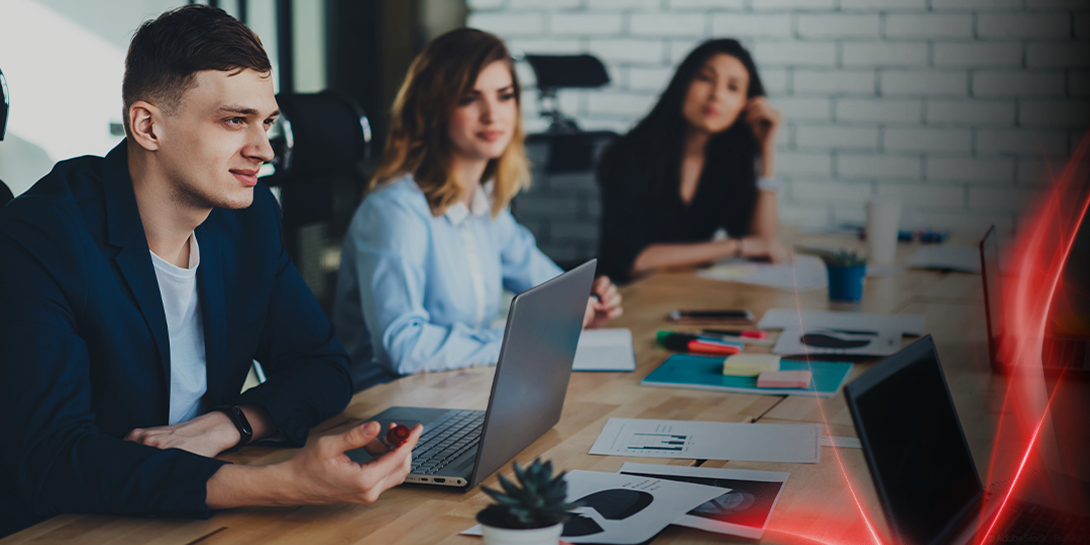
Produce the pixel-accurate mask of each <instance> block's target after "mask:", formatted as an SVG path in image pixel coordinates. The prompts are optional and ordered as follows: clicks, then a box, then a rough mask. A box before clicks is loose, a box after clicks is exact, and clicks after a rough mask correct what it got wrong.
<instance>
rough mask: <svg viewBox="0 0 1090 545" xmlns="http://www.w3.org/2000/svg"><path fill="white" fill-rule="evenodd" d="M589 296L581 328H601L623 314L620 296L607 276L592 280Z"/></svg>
mask: <svg viewBox="0 0 1090 545" xmlns="http://www.w3.org/2000/svg"><path fill="white" fill-rule="evenodd" d="M591 294H592V297H590V298H589V299H588V300H587V311H586V313H585V314H584V315H583V327H586V328H596V327H602V326H603V325H605V323H606V322H608V321H610V320H612V319H614V318H616V317H618V316H620V315H621V314H623V313H624V309H623V308H621V294H620V292H618V291H617V286H616V285H615V284H614V283H613V282H611V281H610V280H609V277H608V276H599V277H598V278H596V279H595V280H594V285H593V286H592V287H591Z"/></svg>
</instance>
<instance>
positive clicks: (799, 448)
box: [590, 418, 821, 464]
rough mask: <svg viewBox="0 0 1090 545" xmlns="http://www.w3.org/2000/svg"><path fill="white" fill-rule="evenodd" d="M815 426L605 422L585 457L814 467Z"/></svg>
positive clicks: (816, 450) (817, 457)
mask: <svg viewBox="0 0 1090 545" xmlns="http://www.w3.org/2000/svg"><path fill="white" fill-rule="evenodd" d="M820 436H821V424H729V423H725V422H691V421H686V420H640V419H634V418H610V419H609V421H607V422H606V425H605V426H604V427H603V428H602V433H600V434H598V439H597V440H596V441H595V442H594V445H593V446H591V447H590V453H591V454H600V455H606V456H644V457H649V458H684V459H695V460H744V461H750V462H786V463H803V464H805V463H811V464H816V463H817V462H818V461H819V460H820V459H821V448H820V446H819V445H818V437H820Z"/></svg>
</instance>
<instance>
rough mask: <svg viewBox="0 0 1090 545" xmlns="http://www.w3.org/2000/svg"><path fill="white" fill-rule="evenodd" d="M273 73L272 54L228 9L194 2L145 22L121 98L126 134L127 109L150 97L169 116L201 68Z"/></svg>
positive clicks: (129, 60) (134, 43)
mask: <svg viewBox="0 0 1090 545" xmlns="http://www.w3.org/2000/svg"><path fill="white" fill-rule="evenodd" d="M247 68H249V69H251V70H255V71H257V72H270V71H272V64H271V63H269V56H268V54H266V53H265V48H264V47H262V45H261V39H260V38H258V37H257V34H255V33H254V31H252V30H250V28H249V27H247V26H246V25H244V24H242V23H241V22H239V20H238V19H235V18H234V17H231V16H230V15H228V14H227V12H225V11H223V10H221V9H219V8H213V7H209V6H205V5H201V4H190V5H186V6H182V7H180V8H178V9H174V10H171V11H168V12H166V13H164V14H162V15H160V16H159V18H157V19H155V20H152V21H145V22H144V24H142V25H140V28H138V29H137V30H136V34H135V35H133V37H132V41H131V42H129V54H128V55H127V56H126V57H125V79H124V80H123V81H122V84H121V97H122V99H123V101H124V103H125V112H124V114H125V115H124V118H123V119H124V122H125V133H126V134H129V135H130V136H131V133H130V128H129V107H130V106H132V104H133V103H134V102H136V101H138V100H146V101H147V102H150V103H152V104H154V105H156V106H157V107H159V108H160V109H162V110H163V111H164V112H165V113H166V114H167V115H173V114H174V113H175V111H176V110H177V108H178V107H179V106H180V105H181V100H182V96H184V95H185V93H186V91H188V90H190V89H192V88H193V86H194V85H195V84H196V77H195V75H196V73H197V72H200V71H202V70H219V71H223V72H230V71H236V70H243V69H247Z"/></svg>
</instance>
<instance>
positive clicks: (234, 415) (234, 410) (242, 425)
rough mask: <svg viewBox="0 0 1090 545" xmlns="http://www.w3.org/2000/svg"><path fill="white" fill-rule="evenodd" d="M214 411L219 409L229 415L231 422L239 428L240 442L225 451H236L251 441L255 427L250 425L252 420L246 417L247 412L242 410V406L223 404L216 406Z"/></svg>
mask: <svg viewBox="0 0 1090 545" xmlns="http://www.w3.org/2000/svg"><path fill="white" fill-rule="evenodd" d="M212 410H213V411H219V412H221V413H223V414H226V415H227V418H230V419H231V422H232V423H233V424H234V425H235V428H237V429H238V436H239V439H238V444H236V445H235V446H233V447H231V448H229V449H227V450H225V451H224V452H234V451H236V450H238V449H240V448H242V447H243V446H244V445H246V444H247V443H249V442H250V440H251V439H253V437H254V429H253V428H252V427H250V421H249V420H248V419H247V418H246V413H244V412H242V408H241V407H239V406H238V405H223V406H220V407H215V408H213V409H212Z"/></svg>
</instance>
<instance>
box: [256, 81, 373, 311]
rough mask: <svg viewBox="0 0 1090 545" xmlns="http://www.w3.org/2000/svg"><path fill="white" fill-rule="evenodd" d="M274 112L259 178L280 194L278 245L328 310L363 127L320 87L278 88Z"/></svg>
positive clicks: (357, 174)
mask: <svg viewBox="0 0 1090 545" xmlns="http://www.w3.org/2000/svg"><path fill="white" fill-rule="evenodd" d="M276 100H277V102H278V103H279V105H280V117H279V119H278V120H277V122H276V124H275V125H274V126H273V127H272V129H270V131H269V140H270V142H271V143H272V146H273V150H274V151H275V155H276V157H275V158H274V159H273V161H272V166H273V168H274V169H275V172H274V173H273V174H271V175H269V176H267V177H265V178H262V181H264V182H265V183H266V184H268V185H269V186H272V187H274V188H275V190H276V191H279V194H280V207H281V210H282V211H283V218H284V245H285V247H286V248H287V250H288V253H289V254H290V255H291V256H292V259H293V260H294V261H295V264H296V267H297V268H298V269H299V272H300V274H301V275H302V276H303V279H304V280H305V281H306V282H307V285H308V286H309V287H310V289H311V291H312V292H314V296H315V297H316V298H317V299H318V302H319V303H320V304H321V305H322V308H323V309H325V311H326V313H327V314H331V313H332V308H333V295H334V287H335V285H336V267H335V266H334V265H336V263H337V261H336V260H334V259H330V256H331V255H332V256H335V255H336V253H337V252H338V251H339V250H340V246H341V240H342V239H343V238H344V233H345V232H346V231H347V230H348V223H349V222H350V221H351V219H352V214H353V213H354V212H355V209H356V205H358V204H359V202H360V198H361V196H362V195H363V189H364V186H365V184H366V181H367V176H366V173H365V172H364V168H363V162H364V161H365V160H367V158H368V156H369V153H370V143H371V126H370V124H369V122H368V120H367V116H365V115H364V114H363V111H362V110H361V109H360V107H359V105H358V104H356V102H355V101H353V100H352V99H351V98H349V97H348V96H346V95H344V94H341V93H337V92H333V91H322V92H320V93H313V94H284V93H282V94H280V95H277V97H276Z"/></svg>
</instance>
